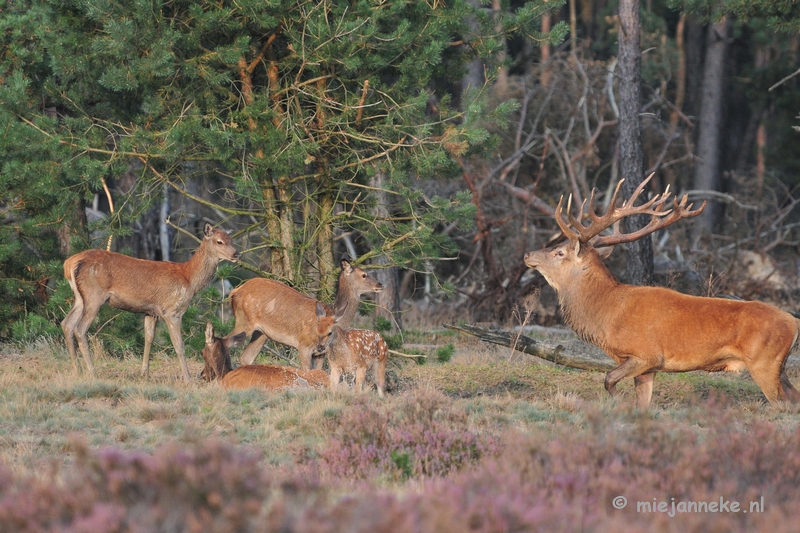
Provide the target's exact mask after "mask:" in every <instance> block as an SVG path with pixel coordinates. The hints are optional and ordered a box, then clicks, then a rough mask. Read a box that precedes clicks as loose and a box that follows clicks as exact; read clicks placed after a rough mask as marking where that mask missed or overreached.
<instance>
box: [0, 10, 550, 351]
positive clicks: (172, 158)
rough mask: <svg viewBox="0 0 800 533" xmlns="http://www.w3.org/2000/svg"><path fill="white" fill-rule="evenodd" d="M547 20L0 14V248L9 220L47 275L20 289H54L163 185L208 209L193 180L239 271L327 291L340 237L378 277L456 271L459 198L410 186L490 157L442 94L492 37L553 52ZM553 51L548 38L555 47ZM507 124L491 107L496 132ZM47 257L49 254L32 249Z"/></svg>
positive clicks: (469, 101) (481, 132) (355, 14)
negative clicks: (198, 184) (451, 232)
mask: <svg viewBox="0 0 800 533" xmlns="http://www.w3.org/2000/svg"><path fill="white" fill-rule="evenodd" d="M554 7H558V4H557V3H549V4H548V3H545V2H531V3H527V4H525V6H523V8H521V9H519V10H517V11H516V12H504V13H502V14H492V13H491V12H489V11H484V10H482V9H480V8H476V7H473V6H470V5H469V4H467V3H464V2H461V1H453V2H446V3H445V2H440V1H437V0H433V1H422V0H414V1H397V0H383V1H378V0H374V1H335V0H327V1H322V2H318V1H304V0H274V1H264V0H237V2H226V1H222V2H210V1H200V2H196V1H188V0H183V1H181V0H178V1H173V2H123V3H108V2H105V1H102V0H88V1H83V2H76V1H70V0H67V1H64V2H58V3H56V2H48V1H44V0H28V1H21V2H14V3H11V4H7V5H6V6H5V7H4V8H3V9H2V11H0V18H2V20H3V25H4V27H5V28H7V30H6V31H5V32H4V34H3V35H4V36H3V39H4V43H3V44H4V46H5V47H6V50H7V53H6V54H4V55H3V56H2V58H0V61H2V63H0V77H2V83H0V102H1V104H2V105H0V116H1V117H2V125H3V128H4V131H5V132H6V134H5V136H4V137H3V141H2V142H3V145H2V152H0V154H1V155H0V157H1V158H2V170H1V171H0V191H1V194H2V197H1V198H2V202H3V209H4V210H5V211H6V213H5V221H6V223H5V224H4V225H3V229H2V230H0V231H2V232H4V235H2V236H0V238H1V237H5V236H6V235H9V234H10V233H13V231H12V230H11V229H10V227H9V226H10V224H9V223H7V221H9V220H13V219H15V217H16V219H19V220H24V223H25V225H26V226H25V228H27V229H24V230H23V229H20V230H18V231H19V232H21V233H19V235H18V236H17V237H16V238H15V239H3V242H10V243H12V245H13V246H16V247H17V249H21V248H25V247H27V249H28V250H30V251H31V253H32V254H33V256H36V260H34V259H33V258H32V259H31V260H30V261H28V263H29V264H30V265H34V264H35V265H36V267H35V268H37V269H42V268H45V267H43V266H42V265H46V268H45V270H44V271H42V272H41V273H37V275H35V276H28V278H29V279H26V281H25V282H26V283H28V284H30V283H31V282H33V281H34V280H35V279H36V276H43V277H45V278H46V277H47V276H55V275H57V274H56V273H55V270H56V267H57V266H58V259H59V258H61V257H63V256H65V255H66V254H68V253H71V252H72V251H75V250H77V249H79V248H84V247H87V246H100V245H102V243H101V241H100V239H94V240H92V239H91V238H90V235H93V234H94V235H96V234H95V233H92V232H93V231H95V230H103V231H102V233H101V235H102V236H105V235H106V234H108V233H111V234H116V235H121V234H125V233H126V232H130V231H131V229H130V223H131V221H132V220H135V219H137V218H138V217H140V216H141V215H142V213H144V212H146V211H147V209H149V208H150V207H151V206H153V205H154V204H155V203H157V202H159V201H160V199H161V198H162V197H163V194H164V192H163V191H164V185H165V184H167V185H168V187H169V189H170V190H172V191H174V192H177V193H180V194H182V195H184V196H187V197H189V198H192V199H195V200H197V201H199V202H201V203H206V204H208V203H209V202H208V200H205V199H203V198H199V197H197V196H195V195H193V194H192V193H191V189H192V188H191V187H189V186H188V184H190V183H191V182H193V181H194V180H197V179H199V178H203V179H205V180H209V181H210V182H212V183H216V184H217V186H218V187H219V188H221V189H222V194H221V195H220V196H219V197H220V198H222V197H224V198H225V199H226V201H216V202H211V205H210V206H209V207H212V208H214V209H216V212H217V213H221V214H224V215H225V216H226V217H228V218H226V219H225V220H224V221H223V222H225V223H226V224H228V225H233V226H236V228H237V232H236V235H235V236H236V237H240V238H241V239H242V242H243V246H242V248H243V251H244V252H245V255H244V259H245V263H246V264H247V265H249V267H250V268H251V269H252V270H253V271H255V272H256V273H258V274H262V275H266V274H267V273H266V270H269V271H270V273H271V275H273V276H277V277H279V278H281V279H284V280H286V281H290V282H292V283H294V284H296V285H298V286H300V287H302V288H306V287H308V286H309V285H316V286H318V287H319V288H320V289H321V293H322V294H323V295H324V294H330V291H331V288H332V284H333V280H334V279H335V272H334V270H335V267H334V261H333V248H332V242H333V239H334V237H335V236H336V234H337V233H339V234H342V232H354V235H356V236H357V238H358V239H357V241H358V242H357V243H356V244H357V245H358V246H359V247H360V250H361V251H362V252H366V253H364V255H362V257H361V258H360V261H365V260H367V259H369V258H374V257H377V256H380V255H385V256H386V257H387V258H388V263H389V264H395V265H397V264H402V265H408V266H410V265H417V266H420V265H423V264H425V262H427V261H431V260H435V259H437V258H440V257H445V256H448V255H451V254H453V253H455V247H454V244H453V243H452V241H451V240H450V239H449V237H448V236H447V234H446V233H443V232H440V231H438V230H439V229H440V228H441V227H444V226H447V225H449V224H453V223H467V221H468V220H469V216H468V215H469V213H470V210H471V207H470V206H471V204H470V203H469V202H468V196H467V195H465V194H457V195H454V196H450V197H439V196H436V195H435V194H433V193H427V194H426V192H425V191H424V190H423V188H422V187H421V185H420V184H421V183H422V182H421V180H423V179H425V178H429V177H432V176H438V177H441V176H447V175H449V174H452V173H454V172H455V171H456V168H457V166H456V164H455V163H454V156H460V155H463V154H465V153H467V152H468V151H470V150H479V149H482V148H485V147H486V146H487V143H491V141H492V139H491V138H490V137H489V135H488V134H487V132H486V131H485V129H483V128H481V127H479V126H478V125H477V124H478V120H479V119H481V120H486V116H485V115H486V113H485V112H484V108H483V107H482V103H481V102H482V91H481V90H480V88H475V89H473V90H472V91H470V92H467V93H464V94H460V95H459V94H457V95H456V96H457V97H458V98H459V100H458V104H459V105H458V106H456V105H454V103H453V95H451V94H449V93H448V91H447V90H446V89H447V87H448V86H449V85H450V84H453V83H454V82H456V81H458V80H459V79H460V78H461V77H462V76H463V74H464V72H465V66H466V63H467V62H468V61H469V60H471V59H472V58H473V57H481V58H482V59H483V60H484V61H485V62H486V64H487V73H488V74H489V75H490V76H491V74H492V72H494V71H495V70H496V68H497V67H498V66H499V65H497V64H496V60H495V59H493V58H495V57H502V56H498V52H499V51H500V50H502V48H503V45H504V37H505V36H506V35H510V34H512V33H519V34H523V35H528V36H530V37H533V38H535V39H538V40H543V39H547V38H548V36H544V35H541V34H539V33H538V32H536V31H535V30H534V28H536V27H537V23H538V19H539V18H540V17H541V16H542V14H543V13H545V12H546V10H548V9H552V8H554ZM467 21H474V22H475V23H474V24H468V23H467ZM563 33H564V31H563V28H557V31H555V32H554V33H553V39H556V40H557V39H560V38H561V37H562V36H563ZM493 61H494V62H495V63H493ZM511 107H512V106H511V104H507V105H504V106H500V108H499V109H498V110H497V116H498V120H499V119H501V118H502V115H503V113H504V112H507V111H508V109H510V108H511ZM134 163H135V164H136V165H138V168H139V170H138V176H137V177H138V179H137V180H136V183H135V187H134V188H133V189H132V190H130V191H129V192H128V193H127V194H125V195H121V193H120V192H119V191H115V194H116V195H117V196H118V198H117V200H118V202H117V203H118V204H121V208H120V209H118V211H117V212H116V213H115V214H114V216H111V217H108V218H106V219H103V220H101V221H99V222H94V223H89V224H88V226H87V224H86V223H85V222H84V221H83V219H82V213H83V206H84V203H85V202H87V201H90V200H91V199H92V197H93V196H94V195H95V193H96V192H98V191H101V190H102V188H103V186H104V182H105V181H106V180H113V179H115V178H116V177H118V176H120V175H121V174H122V173H124V172H125V171H127V170H129V169H130V168H132V164H134ZM378 174H380V175H382V176H385V179H384V180H382V183H383V185H382V187H383V190H382V191H381V192H382V194H385V195H388V196H389V197H390V198H391V200H390V201H389V205H390V209H389V212H388V216H384V217H381V218H376V217H375V215H374V214H375V213H377V212H381V211H382V210H380V209H375V205H376V204H375V203H376V195H375V194H373V193H374V192H375V191H373V190H372V189H371V188H370V180H371V178H372V177H373V176H375V175H378ZM20 227H21V226H20ZM59 228H60V229H61V234H60V239H61V246H60V248H59V247H58V246H56V245H55V243H57V242H58V241H59V232H58V231H57V230H58V229H59ZM64 228H66V229H64ZM44 238H47V239H50V241H52V242H51V244H46V245H45V246H44V247H43V248H41V247H39V246H38V245H35V244H32V243H34V241H35V240H36V239H44ZM9 246H11V245H9ZM43 250H46V251H47V252H46V254H45V255H44V256H42V257H39V256H40V255H42V254H43V253H44V252H43ZM367 250H368V251H367ZM0 253H3V254H4V255H3V256H2V257H0V261H2V262H3V263H2V269H3V271H4V272H11V271H14V272H20V271H21V269H23V268H22V267H23V265H22V264H21V263H20V264H12V263H11V262H10V261H7V259H6V258H7V257H10V256H12V255H16V256H17V257H16V259H21V256H20V255H19V253H17V252H15V251H14V250H13V249H11V248H9V250H3V251H0ZM37 254H38V255H37ZM42 260H44V261H42ZM24 262H25V261H23V263H24ZM23 270H24V269H23ZM26 276H27V275H26ZM4 277H9V276H8V275H6V276H4ZM9 287H10V286H5V285H4V290H6V291H8V290H11V289H10V288H9ZM29 289H30V287H29ZM27 292H28V293H32V291H31V290H28V291H27ZM19 311H20V310H19V309H16V311H13V310H12V311H9V312H11V313H12V314H13V312H19ZM3 335H4V333H3V332H0V336H3Z"/></svg>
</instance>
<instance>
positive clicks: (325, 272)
mask: <svg viewBox="0 0 800 533" xmlns="http://www.w3.org/2000/svg"><path fill="white" fill-rule="evenodd" d="M332 213H333V198H332V197H331V194H330V193H328V192H323V193H322V197H321V198H320V205H319V225H320V228H319V231H318V232H317V261H318V264H319V292H318V293H317V299H319V300H322V301H323V302H330V301H332V300H333V295H334V292H335V291H334V283H335V276H334V271H335V268H336V267H335V265H334V262H333V225H332V224H331V214H332Z"/></svg>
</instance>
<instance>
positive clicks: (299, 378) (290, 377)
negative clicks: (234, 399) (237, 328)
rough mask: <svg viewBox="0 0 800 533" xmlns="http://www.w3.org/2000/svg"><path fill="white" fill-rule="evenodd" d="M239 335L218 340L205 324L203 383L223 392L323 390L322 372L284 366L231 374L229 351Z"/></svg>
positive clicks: (251, 368)
mask: <svg viewBox="0 0 800 533" xmlns="http://www.w3.org/2000/svg"><path fill="white" fill-rule="evenodd" d="M245 337H246V335H245V333H244V332H241V333H239V334H237V335H229V336H228V337H226V338H224V339H221V338H219V337H216V336H215V335H214V326H213V325H212V324H211V322H208V323H207V324H206V345H205V348H203V360H204V361H205V367H204V368H203V371H202V373H201V374H200V376H201V377H202V378H203V379H205V380H206V381H212V380H217V381H219V382H220V383H221V384H222V386H223V387H225V388H226V389H250V388H258V389H266V390H269V391H279V390H285V389H294V388H315V389H324V388H325V387H327V385H328V375H327V374H326V373H325V372H324V371H322V370H298V369H296V368H291V367H287V366H274V365H247V366H240V367H239V368H237V369H236V370H233V368H232V366H231V357H230V349H231V348H232V347H233V346H239V345H241V344H242V343H243V342H244V339H245Z"/></svg>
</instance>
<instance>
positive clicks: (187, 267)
mask: <svg viewBox="0 0 800 533" xmlns="http://www.w3.org/2000/svg"><path fill="white" fill-rule="evenodd" d="M218 262H219V261H218V260H217V258H216V257H214V256H213V255H211V254H209V253H208V250H207V248H206V243H205V241H203V243H202V244H200V247H199V248H198V249H197V251H196V252H195V253H194V255H193V256H192V257H191V258H190V259H189V260H188V261H186V262H185V263H183V264H182V266H183V271H184V275H185V276H186V280H187V282H188V283H189V286H190V288H191V290H192V294H197V293H198V292H200V291H201V290H203V289H204V288H205V287H206V286H207V285H208V283H209V282H210V281H211V278H213V277H214V273H215V272H216V270H217V263H218Z"/></svg>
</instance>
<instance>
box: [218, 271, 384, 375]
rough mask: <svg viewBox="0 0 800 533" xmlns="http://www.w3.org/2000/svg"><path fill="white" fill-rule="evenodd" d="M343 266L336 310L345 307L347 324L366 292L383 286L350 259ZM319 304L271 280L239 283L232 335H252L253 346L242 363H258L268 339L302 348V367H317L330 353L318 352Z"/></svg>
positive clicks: (233, 293) (233, 296)
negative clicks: (317, 312)
mask: <svg viewBox="0 0 800 533" xmlns="http://www.w3.org/2000/svg"><path fill="white" fill-rule="evenodd" d="M341 264H342V272H341V274H340V275H339V288H338V292H337V294H336V301H335V302H334V304H333V309H341V310H342V313H343V316H342V319H341V323H342V325H344V326H347V325H349V324H350V323H351V322H352V321H353V318H355V316H356V311H357V310H358V302H359V299H360V298H361V295H362V294H365V293H368V292H380V291H382V290H383V285H381V284H380V283H379V282H378V281H377V280H375V278H373V277H372V276H370V275H368V274H367V273H366V272H364V270H362V269H361V268H359V267H354V266H353V265H352V264H350V261H349V260H347V259H346V258H344V259H342V263H341ZM322 305H323V306H324V307H325V310H326V311H327V313H328V314H330V315H332V314H333V312H332V309H331V307H330V306H328V305H325V304H322ZM316 306H317V300H316V299H315V298H311V297H310V296H306V295H305V294H302V293H300V292H299V291H296V290H295V289H293V288H291V287H289V286H288V285H284V284H283V283H280V282H278V281H273V280H270V279H265V278H254V279H251V280H248V281H247V282H245V283H243V284H242V285H240V286H239V287H236V288H235V289H234V290H233V291H231V307H232V308H233V315H234V317H236V324H235V325H234V327H233V332H231V335H238V334H239V333H241V332H245V333H247V334H248V335H251V338H250V344H249V345H248V346H247V348H245V349H244V351H243V352H242V355H241V356H240V357H239V360H240V361H241V362H242V365H249V364H252V363H253V361H255V359H256V356H258V353H259V352H260V351H261V348H262V347H263V346H264V343H265V342H267V339H272V340H274V341H275V342H279V343H281V344H285V345H287V346H291V347H293V348H297V351H298V352H299V358H300V366H301V368H303V369H304V370H309V369H311V368H314V367H315V366H316V365H315V362H316V360H318V359H321V356H324V353H319V352H316V351H315V348H316V347H317V340H318V339H317V330H316V327H317V315H316Z"/></svg>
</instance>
